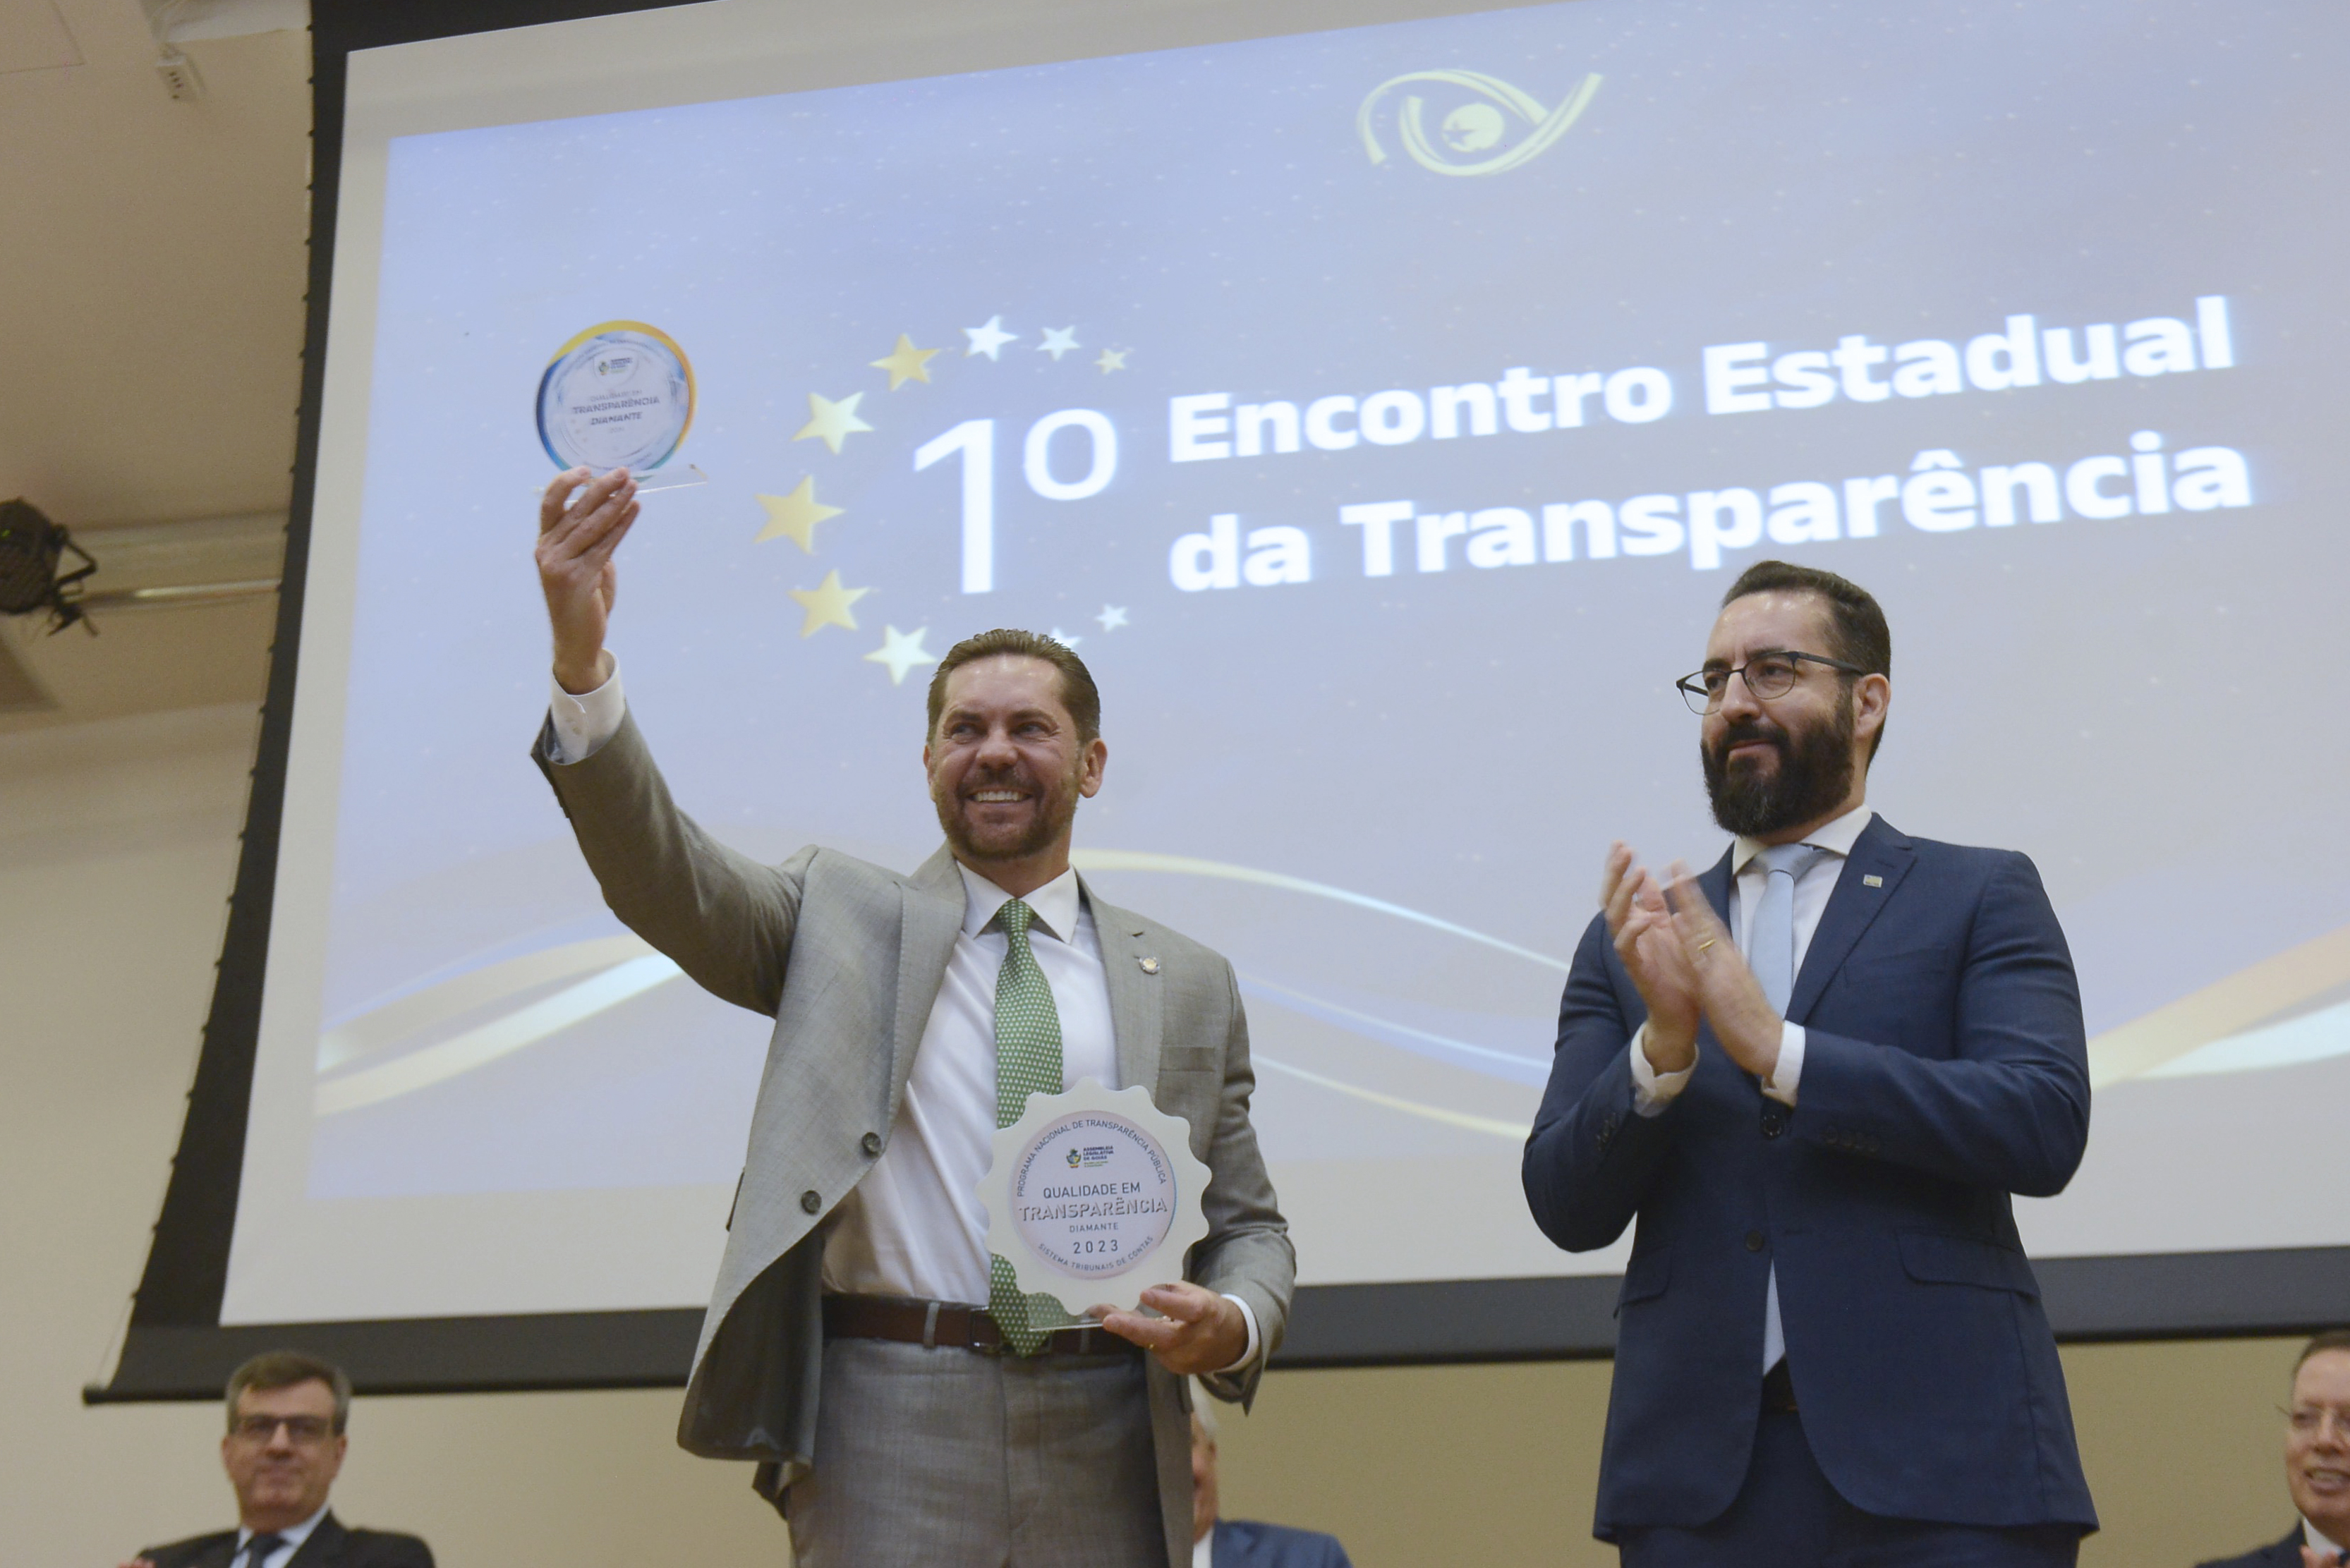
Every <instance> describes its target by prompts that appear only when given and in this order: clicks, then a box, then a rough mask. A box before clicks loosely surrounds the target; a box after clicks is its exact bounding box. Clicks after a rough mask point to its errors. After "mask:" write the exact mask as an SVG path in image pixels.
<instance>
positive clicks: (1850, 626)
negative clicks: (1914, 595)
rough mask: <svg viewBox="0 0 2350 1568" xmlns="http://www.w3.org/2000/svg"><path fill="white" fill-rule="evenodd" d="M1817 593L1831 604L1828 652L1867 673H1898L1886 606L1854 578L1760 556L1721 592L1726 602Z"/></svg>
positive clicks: (1829, 608) (1728, 604)
mask: <svg viewBox="0 0 2350 1568" xmlns="http://www.w3.org/2000/svg"><path fill="white" fill-rule="evenodd" d="M1771 593H1799V594H1817V595H1818V596H1819V597H1822V598H1823V599H1825V600H1826V601H1827V606H1828V652H1829V653H1830V654H1832V655H1834V656H1835V658H1837V659H1843V660H1844V661H1845V662H1846V664H1856V665H1858V666H1859V667H1860V670H1861V673H1862V674H1864V675H1888V676H1889V675H1891V674H1892V673H1893V633H1892V631H1891V630H1890V629H1889V628H1887V626H1886V624H1885V611H1884V610H1883V609H1882V608H1880V607H1878V605H1877V600H1876V598H1875V597H1873V596H1872V595H1871V594H1870V593H1869V591H1868V590H1867V589H1866V588H1864V587H1861V586H1860V585H1859V584H1858V583H1856V582H1854V581H1853V580H1852V579H1851V578H1849V577H1839V576H1836V575H1835V573H1834V572H1823V571H1821V570H1820V569H1819V568H1818V567H1817V566H1794V565H1792V564H1791V563H1789V562H1786V561H1757V562H1755V563H1754V564H1753V565H1752V566H1749V567H1747V568H1746V570H1744V571H1743V572H1741V573H1740V574H1739V575H1738V580H1737V581H1736V582H1734V583H1732V584H1731V585H1730V591H1729V592H1728V593H1726V594H1724V595H1722V596H1721V602H1722V605H1723V607H1725V608H1727V607H1729V606H1730V604H1731V602H1732V601H1733V600H1737V599H1742V598H1744V597H1747V596H1748V595H1750V594H1771Z"/></svg>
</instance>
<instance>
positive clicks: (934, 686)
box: [928, 627, 1101, 745]
mask: <svg viewBox="0 0 2350 1568" xmlns="http://www.w3.org/2000/svg"><path fill="white" fill-rule="evenodd" d="M1000 653H1008V654H1011V655H1013V656H1014V657H1015V658H1019V659H1043V660H1044V661H1045V663H1047V664H1049V665H1051V666H1052V667H1053V668H1054V669H1055V670H1058V671H1060V675H1061V706H1062V707H1064V708H1066V709H1067V710H1068V711H1069V718H1070V720H1071V721H1072V722H1075V723H1076V726H1077V743H1078V744H1079V745H1087V744H1090V743H1091V742H1093V741H1094V739H1095V738H1096V737H1097V736H1098V735H1099V734H1100V733H1101V691H1100V690H1099V689H1098V688H1097V687H1096V686H1095V685H1094V678H1093V672H1092V671H1091V670H1087V668H1086V661H1085V660H1084V659H1079V658H1078V657H1077V656H1076V654H1075V653H1073V652H1072V651H1070V649H1068V647H1067V646H1066V644H1064V643H1060V642H1056V641H1055V640H1054V639H1051V638H1049V637H1046V636H1045V635H1043V634H1042V633H1040V632H1034V631H1018V630H1014V629H1013V628H1009V627H998V628H996V629H995V630H993V631H983V632H981V633H980V634H979V635H978V636H977V637H966V638H964V639H962V641H961V642H958V643H956V644H955V645H954V646H953V647H952V648H951V649H947V656H946V657H945V658H944V659H940V660H939V667H938V668H937V669H936V670H932V671H931V700H930V729H929V731H928V733H930V734H933V735H935V734H937V733H938V732H939V715H940V714H941V713H943V712H945V711H946V706H947V677H948V676H950V675H951V674H953V673H954V672H955V671H956V670H961V669H962V667H963V666H964V665H966V664H972V663H975V662H977V661H978V660H980V659H993V658H994V657H995V656H996V655H997V654H1000Z"/></svg>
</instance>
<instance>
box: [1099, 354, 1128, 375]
mask: <svg viewBox="0 0 2350 1568" xmlns="http://www.w3.org/2000/svg"><path fill="white" fill-rule="evenodd" d="M1094 366H1095V368H1096V369H1098V370H1100V371H1101V373H1102V374H1103V375H1105V376H1107V375H1108V374H1109V373H1110V372H1111V371H1112V370H1123V369H1126V350H1125V349H1123V348H1105V349H1103V350H1102V351H1101V358H1098V359H1096V360H1095V361H1094Z"/></svg>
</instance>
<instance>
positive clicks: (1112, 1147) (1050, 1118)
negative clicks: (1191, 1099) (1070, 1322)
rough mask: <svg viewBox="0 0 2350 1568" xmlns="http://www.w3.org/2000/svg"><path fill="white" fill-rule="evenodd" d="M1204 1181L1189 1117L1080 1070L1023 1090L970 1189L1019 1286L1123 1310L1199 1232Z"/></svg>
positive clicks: (1069, 1303) (1073, 1306)
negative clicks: (1037, 1090)
mask: <svg viewBox="0 0 2350 1568" xmlns="http://www.w3.org/2000/svg"><path fill="white" fill-rule="evenodd" d="M1207 1186H1208V1168H1207V1167H1206V1166H1205V1165H1202V1164H1201V1162H1200V1161H1199V1160H1198V1159H1197V1158H1194V1157H1193V1155H1192V1153H1191V1124H1189V1123H1188V1122H1186V1121H1184V1119H1183V1118H1182V1117H1180V1116H1169V1115H1167V1114H1166V1113H1165V1112H1163V1111H1161V1110H1160V1109H1159V1107H1158V1106H1154V1105H1152V1104H1151V1103H1150V1094H1149V1091H1148V1090H1146V1089H1143V1088H1141V1087H1139V1086H1136V1087H1132V1088H1125V1089H1119V1090H1116V1091H1112V1090H1109V1089H1105V1088H1103V1087H1102V1085H1101V1084H1100V1083H1099V1082H1098V1081H1097V1080H1096V1079H1093V1078H1084V1079H1080V1080H1079V1081H1078V1083H1077V1085H1076V1087H1075V1088H1073V1089H1071V1090H1070V1091H1069V1092H1068V1093H1066V1094H1065V1095H1031V1096H1028V1108H1027V1109H1026V1111H1024V1113H1023V1114H1022V1115H1021V1117H1020V1119H1019V1120H1018V1121H1016V1122H1014V1123H1013V1124H1012V1125H1011V1126H1010V1127H1003V1128H1001V1129H999V1130H998V1131H997V1132H996V1134H995V1149H994V1158H993V1161H992V1162H991V1163H990V1164H989V1166H988V1168H987V1174H986V1175H985V1176H983V1177H982V1178H981V1179H980V1183H979V1199H980V1202H981V1203H982V1205H983V1206H984V1207H985V1208H986V1210H987V1220H988V1225H987V1248H988V1251H991V1252H993V1253H995V1254H996V1255H997V1256H998V1257H1001V1258H1003V1259H1004V1260H1005V1261H1007V1262H1010V1263H1011V1265H1012V1272H1013V1273H1014V1275H1015V1276H1017V1278H1018V1280H1019V1282H1020V1288H1021V1290H1022V1291H1024V1292H1025V1293H1029V1294H1032V1295H1033V1294H1037V1293H1043V1294H1046V1295H1050V1296H1052V1297H1053V1298H1054V1299H1055V1300H1056V1301H1058V1302H1059V1303H1061V1305H1062V1307H1063V1309H1064V1310H1066V1311H1067V1312H1068V1313H1069V1314H1071V1315H1072V1316H1076V1315H1081V1314H1084V1313H1085V1312H1087V1310H1088V1309H1090V1308H1092V1307H1095V1306H1098V1305H1108V1306H1113V1307H1120V1308H1124V1309H1126V1310H1128V1311H1131V1310H1132V1309H1133V1308H1135V1307H1136V1306H1138V1305H1139V1304H1140V1303H1141V1300H1142V1293H1143V1291H1144V1290H1146V1289H1147V1288H1149V1286H1151V1285H1160V1284H1171V1283H1173V1282H1176V1281H1178V1280H1180V1279H1181V1278H1182V1277H1183V1258H1184V1254H1186V1253H1187V1252H1189V1251H1191V1248H1192V1247H1193V1246H1194V1245H1195V1244H1196V1243H1198V1242H1199V1241H1201V1240H1202V1239H1204V1238H1205V1237H1206V1235H1207V1234H1208V1221H1207V1217H1206V1215H1205V1214H1204V1212H1203V1211H1202V1210H1201V1207H1200V1195H1201V1193H1202V1192H1204V1191H1206V1190H1207Z"/></svg>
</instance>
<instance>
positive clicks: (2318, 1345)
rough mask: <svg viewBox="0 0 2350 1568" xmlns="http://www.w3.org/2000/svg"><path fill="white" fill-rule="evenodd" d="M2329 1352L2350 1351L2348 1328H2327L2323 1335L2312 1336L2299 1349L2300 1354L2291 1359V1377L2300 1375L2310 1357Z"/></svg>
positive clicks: (2349, 1329) (2349, 1330)
mask: <svg viewBox="0 0 2350 1568" xmlns="http://www.w3.org/2000/svg"><path fill="white" fill-rule="evenodd" d="M2329 1350H2350V1328H2329V1329H2327V1330H2326V1331H2325V1332H2324V1334H2314V1335H2312V1336H2311V1338H2310V1341H2309V1343H2308V1344H2307V1345H2303V1346H2302V1347H2301V1354H2300V1355H2296V1356H2294V1357H2293V1376H2296V1377H2298V1376H2300V1375H2301V1369H2302V1366H2303V1364H2305V1363H2306V1362H2307V1361H2308V1360H2309V1358H2310V1357H2311V1356H2313V1355H2324V1354H2325V1353H2326V1352H2327V1351H2329Z"/></svg>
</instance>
